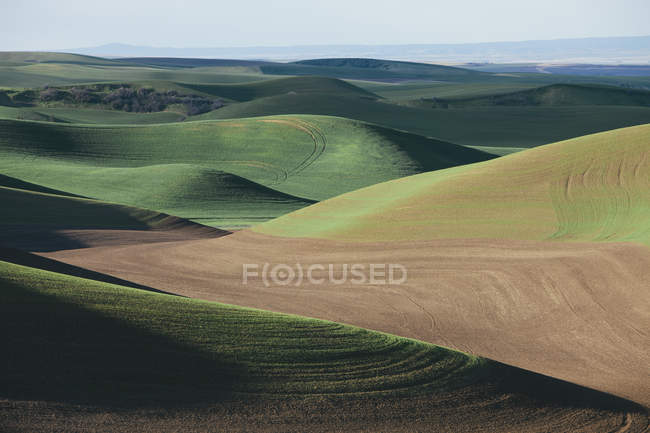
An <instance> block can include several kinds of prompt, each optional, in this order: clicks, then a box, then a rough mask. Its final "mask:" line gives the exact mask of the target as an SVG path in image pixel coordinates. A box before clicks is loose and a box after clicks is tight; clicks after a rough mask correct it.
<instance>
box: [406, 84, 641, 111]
mask: <svg viewBox="0 0 650 433" xmlns="http://www.w3.org/2000/svg"><path fill="white" fill-rule="evenodd" d="M419 104H420V105H424V106H426V105H427V104H428V105H430V106H433V107H442V108H462V107H485V106H517V107H520V106H567V105H627V106H641V107H650V91H648V90H641V89H625V88H621V87H614V86H597V85H585V84H580V85H578V84H552V85H550V86H544V87H538V88H535V89H527V90H519V91H516V92H512V93H503V94H494V95H488V96H477V97H470V98H454V99H445V98H436V99H433V100H427V99H424V100H421V101H419Z"/></svg>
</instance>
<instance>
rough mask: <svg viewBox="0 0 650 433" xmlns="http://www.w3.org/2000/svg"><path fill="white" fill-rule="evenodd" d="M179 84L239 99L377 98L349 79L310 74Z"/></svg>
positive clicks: (242, 100) (238, 100)
mask: <svg viewBox="0 0 650 433" xmlns="http://www.w3.org/2000/svg"><path fill="white" fill-rule="evenodd" d="M178 84H179V85H182V86H184V87H185V88H187V89H190V90H193V91H199V92H201V93H203V94H208V95H212V96H218V97H221V98H225V99H229V100H232V101H237V102H245V101H252V100H253V99H258V98H265V97H269V96H276V95H283V94H287V93H300V94H314V93H316V94H318V93H323V94H329V95H332V94H337V95H348V96H365V97H369V98H377V95H374V94H373V93H371V92H368V91H366V90H363V89H361V88H360V87H357V86H354V85H352V84H350V83H347V82H345V81H341V80H338V79H335V78H322V77H309V76H307V77H290V78H279V79H274V80H266V81H258V82H253V83H243V84H190V83H178Z"/></svg>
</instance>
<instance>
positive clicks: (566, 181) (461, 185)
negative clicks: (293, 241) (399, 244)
mask: <svg viewBox="0 0 650 433" xmlns="http://www.w3.org/2000/svg"><path fill="white" fill-rule="evenodd" d="M648 191H650V125H642V126H637V127H631V128H625V129H620V130H615V131H609V132H605V133H600V134H596V135H590V136H585V137H580V138H577V139H573V140H569V141H565V142H560V143H554V144H551V145H547V146H542V147H538V148H536V149H530V150H526V151H523V152H519V153H516V154H512V155H508V156H505V157H502V158H499V159H495V160H493V161H487V162H483V163H479V164H473V165H467V166H463V167H456V168H451V169H448V170H441V171H437V172H433V173H424V174H420V175H417V176H412V177H408V178H403V179H398V180H395V181H391V182H387V183H383V184H379V185H375V186H371V187H368V188H365V189H361V190H358V191H354V192H351V193H349V194H345V195H342V196H340V197H336V198H334V199H332V200H328V201H325V202H322V203H319V204H317V205H314V206H311V207H309V208H305V209H302V210H299V211H297V212H294V213H292V214H289V215H286V216H284V217H282V218H279V219H277V220H274V221H270V222H268V223H265V224H263V225H260V226H258V227H256V228H255V229H254V230H256V231H260V232H263V233H268V234H273V235H278V236H297V237H321V238H331V239H346V240H359V241H370V240H372V241H376V240H397V239H433V238H506V239H558V240H590V241H591V240H596V241H637V242H642V243H646V244H650V219H649V215H650V194H649V192H648Z"/></svg>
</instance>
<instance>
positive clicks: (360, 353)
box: [0, 262, 489, 403]
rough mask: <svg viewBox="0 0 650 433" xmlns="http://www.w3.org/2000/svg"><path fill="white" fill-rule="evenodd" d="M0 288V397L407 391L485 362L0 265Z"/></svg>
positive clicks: (469, 373)
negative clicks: (3, 348)
mask: <svg viewBox="0 0 650 433" xmlns="http://www.w3.org/2000/svg"><path fill="white" fill-rule="evenodd" d="M0 284H1V286H2V292H1V296H2V298H3V303H2V305H3V310H4V311H3V314H2V321H3V322H4V323H3V327H4V329H6V330H7V331H8V333H7V336H8V338H9V339H10V341H8V343H9V345H10V346H11V347H12V350H11V351H9V352H5V355H4V356H3V357H4V358H5V361H6V362H7V371H6V373H7V374H6V376H5V381H6V382H5V383H4V386H3V388H4V392H3V394H4V397H11V398H30V399H35V400H47V399H57V400H58V399H63V400H66V399H71V400H76V399H80V400H90V401H101V400H110V398H111V397H117V396H118V395H119V394H121V393H123V392H127V391H128V394H129V396H130V398H131V399H133V400H137V399H138V397H139V398H140V400H141V401H140V403H142V402H143V401H146V400H147V399H149V398H151V399H154V400H165V398H167V399H172V398H173V399H179V400H183V399H189V400H192V399H193V398H199V396H198V395H197V396H196V397H192V395H191V394H192V390H200V391H201V394H203V397H201V398H208V399H213V398H217V399H221V398H224V397H225V395H228V396H229V397H233V396H235V395H239V396H240V397H245V396H247V395H249V394H255V395H258V396H264V397H280V398H282V397H287V396H301V395H320V394H333V395H347V394H355V395H362V394H382V395H383V394H385V395H401V394H408V395H416V394H419V393H423V392H433V391H434V390H449V389H454V388H456V387H461V386H464V385H467V384H471V383H473V382H475V381H477V380H480V378H482V377H483V376H484V375H485V374H486V372H487V371H488V370H489V363H488V362H487V361H485V360H482V359H479V358H476V357H473V356H469V355H465V354H462V353H460V352H456V351H452V350H449V349H444V348H441V347H437V346H433V345H428V344H425V343H420V342H416V341H413V340H408V339H404V338H399V337H395V336H391V335H388V334H382V333H378V332H372V331H367V330H363V329H360V328H354V327H351V326H346V325H341V324H337V323H332V322H325V321H321V320H316V319H307V318H302V317H298V316H290V315H283V314H278V313H270V312H265V311H261V310H254V309H248V308H242V307H236V306H231V305H223V304H217V303H212V302H206V301H200V300H193V299H186V298H180V297H177V296H170V295H161V294H157V293H152V292H146V291H142V290H137V289H131V288H126V287H122V286H115V285H111V284H106V283H102V282H97V281H91V280H84V279H80V278H77V277H72V276H67V275H62V274H56V273H52V272H48V271H42V270H36V269H33V268H27V267H24V266H20V265H14V264H10V263H6V262H0ZM28 337H29V338H28ZM138 346H140V348H138ZM36 354H38V356H34V355H36ZM37 365H40V366H41V367H40V368H36V367H37ZM190 366H191V368H188V367H190ZM43 384H45V385H43ZM73 385H74V386H73ZM170 385H173V388H174V389H173V390H171V389H167V390H166V388H167V387H168V386H170ZM152 388H153V389H152ZM185 393H186V394H185ZM212 393H214V394H215V395H212V396H211V397H210V394H212ZM224 393H225V395H224ZM181 396H182V397H181Z"/></svg>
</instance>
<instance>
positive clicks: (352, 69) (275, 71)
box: [260, 58, 491, 80]
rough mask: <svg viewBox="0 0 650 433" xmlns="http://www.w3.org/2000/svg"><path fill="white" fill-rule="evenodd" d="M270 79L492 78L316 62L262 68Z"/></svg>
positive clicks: (418, 66) (415, 67) (371, 62)
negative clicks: (289, 76)
mask: <svg viewBox="0 0 650 433" xmlns="http://www.w3.org/2000/svg"><path fill="white" fill-rule="evenodd" d="M260 70H261V71H262V72H264V73H265V74H271V75H318V76H323V77H334V78H349V79H367V80H373V79H374V80H466V79H469V78H474V79H476V78H481V77H490V76H491V74H488V73H481V72H478V71H472V70H469V69H463V68H455V67H451V66H442V65H431V64H426V63H414V62H400V61H393V60H377V59H354V58H341V59H316V60H302V61H299V62H294V63H287V64H278V63H276V64H272V65H261V66H260Z"/></svg>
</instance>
